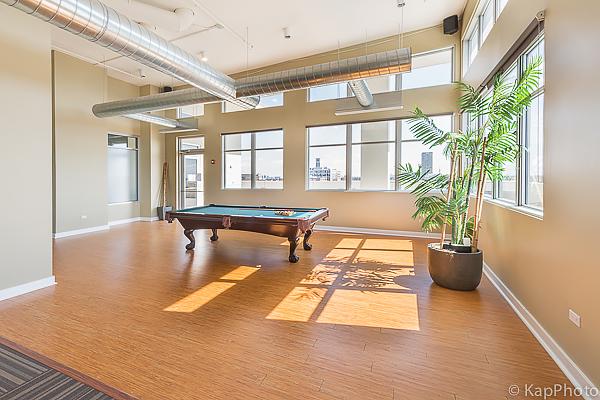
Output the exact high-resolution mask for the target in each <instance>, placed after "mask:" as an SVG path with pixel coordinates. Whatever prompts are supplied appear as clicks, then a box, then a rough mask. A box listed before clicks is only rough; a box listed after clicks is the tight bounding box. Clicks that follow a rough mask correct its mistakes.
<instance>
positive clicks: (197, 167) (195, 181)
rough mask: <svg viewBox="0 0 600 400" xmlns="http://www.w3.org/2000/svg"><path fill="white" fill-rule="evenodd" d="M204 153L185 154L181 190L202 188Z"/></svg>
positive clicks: (200, 189)
mask: <svg viewBox="0 0 600 400" xmlns="http://www.w3.org/2000/svg"><path fill="white" fill-rule="evenodd" d="M203 170H204V155H203V154H196V155H185V156H184V158H183V190H196V191H202V190H203V188H204V176H203Z"/></svg>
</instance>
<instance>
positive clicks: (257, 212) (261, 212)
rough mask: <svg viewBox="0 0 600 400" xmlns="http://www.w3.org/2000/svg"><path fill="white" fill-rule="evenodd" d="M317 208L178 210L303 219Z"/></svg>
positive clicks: (217, 207) (210, 208)
mask: <svg viewBox="0 0 600 400" xmlns="http://www.w3.org/2000/svg"><path fill="white" fill-rule="evenodd" d="M275 210H294V211H295V213H294V215H289V216H287V215H277V214H275ZM316 211H317V210H315V209H311V208H289V207H285V208H284V207H278V208H270V207H267V208H261V207H235V206H231V207H227V206H218V205H210V206H204V207H192V208H186V209H183V210H178V211H177V212H180V213H190V214H209V215H239V216H244V217H271V218H290V219H302V218H309V217H310V216H311V215H312V214H313V213H315V212H316Z"/></svg>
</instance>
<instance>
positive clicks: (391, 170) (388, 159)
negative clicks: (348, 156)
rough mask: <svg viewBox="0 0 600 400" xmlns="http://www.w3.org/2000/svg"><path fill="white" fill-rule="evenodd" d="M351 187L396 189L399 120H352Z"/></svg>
mask: <svg viewBox="0 0 600 400" xmlns="http://www.w3.org/2000/svg"><path fill="white" fill-rule="evenodd" d="M351 131H352V182H351V184H350V189H352V190H394V189H395V181H396V173H395V171H396V165H395V162H396V143H395V136H396V132H395V131H396V122H395V121H383V122H370V123H363V124H352V125H351Z"/></svg>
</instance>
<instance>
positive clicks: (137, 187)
mask: <svg viewBox="0 0 600 400" xmlns="http://www.w3.org/2000/svg"><path fill="white" fill-rule="evenodd" d="M109 135H113V136H123V137H128V138H130V137H131V138H135V140H136V146H135V149H130V148H124V150H129V151H135V155H136V156H135V161H136V162H135V175H136V185H135V200H127V201H117V202H114V203H111V202H110V201H107V204H108V205H109V206H114V205H119V204H131V203H138V202H139V201H140V152H139V150H140V136H139V135H132V134H127V133H121V132H114V131H108V133H107V134H106V151H107V168H108V150H109V149H110V148H111V147H113V146H110V145H108V136H109ZM115 148H118V149H123V148H122V147H115ZM107 178H108V176H107ZM108 186H109V187H110V182H108ZM107 197H108V196H107Z"/></svg>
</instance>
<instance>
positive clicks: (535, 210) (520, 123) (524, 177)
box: [477, 31, 545, 218]
mask: <svg viewBox="0 0 600 400" xmlns="http://www.w3.org/2000/svg"><path fill="white" fill-rule="evenodd" d="M542 42H543V43H544V44H545V37H544V32H543V31H541V32H540V33H539V35H537V37H536V38H535V39H533V40H532V41H531V43H529V44H528V45H527V46H526V47H525V49H524V50H523V51H522V52H521V53H520V54H519V55H518V56H517V57H516V59H515V60H514V61H513V62H512V63H511V64H509V65H508V66H507V67H506V68H504V71H503V74H508V73H509V72H511V70H512V69H513V68H516V69H517V73H518V76H521V74H522V73H523V69H524V68H525V66H526V63H527V55H528V54H529V53H530V52H531V51H532V50H533V49H534V48H535V47H536V46H538V45H539V44H541V43H542ZM544 93H545V82H542V83H541V85H540V87H539V88H538V89H537V90H536V91H535V92H534V93H533V95H532V99H537V98H538V97H540V96H542V95H543V94H544ZM528 110H529V108H528V109H526V110H524V111H523V113H522V114H521V115H519V117H517V142H518V145H519V155H518V157H517V159H516V160H515V167H516V171H515V173H516V195H515V201H514V202H513V201H511V200H508V199H503V198H501V197H499V192H500V183H501V182H500V181H494V182H492V195H491V196H490V195H487V194H486V195H484V200H486V201H488V202H492V203H495V204H498V205H501V206H504V207H506V208H509V209H513V210H515V211H518V212H520V213H523V214H526V215H530V216H533V217H537V218H542V217H543V214H544V206H543V203H542V207H535V206H532V205H530V204H527V191H528V187H527V186H528V171H529V165H528V162H527V158H526V157H527V155H526V154H525V153H526V150H525V139H526V135H529V132H527V130H528V127H527V117H526V116H527V111H528ZM541 113H542V116H543V115H544V109H542V110H541ZM477 123H478V124H479V123H481V121H477ZM542 137H544V131H543V128H542ZM542 159H544V158H542ZM542 176H544V175H542ZM543 198H544V197H543V192H542V201H543Z"/></svg>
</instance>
